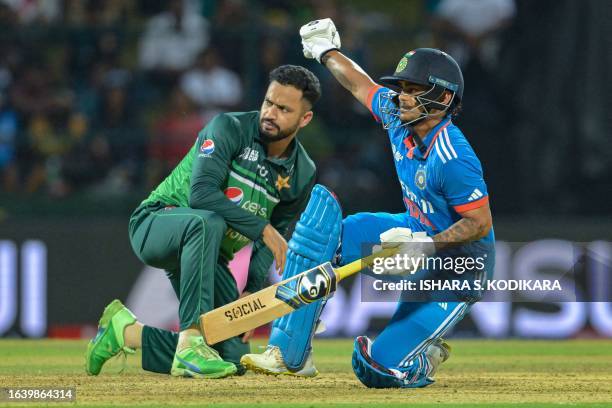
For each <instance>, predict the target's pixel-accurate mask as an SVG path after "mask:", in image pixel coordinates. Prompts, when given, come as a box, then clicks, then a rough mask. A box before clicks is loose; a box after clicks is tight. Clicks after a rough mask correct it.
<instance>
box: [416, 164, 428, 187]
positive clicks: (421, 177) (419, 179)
mask: <svg viewBox="0 0 612 408" xmlns="http://www.w3.org/2000/svg"><path fill="white" fill-rule="evenodd" d="M414 184H415V185H416V186H417V187H418V188H419V189H421V190H425V186H426V185H427V173H425V169H423V168H420V169H418V170H417V172H416V174H415V175H414Z"/></svg>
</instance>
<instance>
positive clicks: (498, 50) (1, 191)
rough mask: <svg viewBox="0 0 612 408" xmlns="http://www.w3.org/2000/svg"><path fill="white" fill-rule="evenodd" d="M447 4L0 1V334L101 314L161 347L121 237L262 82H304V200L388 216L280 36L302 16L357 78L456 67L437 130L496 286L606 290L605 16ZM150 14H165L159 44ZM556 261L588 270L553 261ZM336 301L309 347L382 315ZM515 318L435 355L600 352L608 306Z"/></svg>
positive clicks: (592, 7)
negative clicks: (410, 54)
mask: <svg viewBox="0 0 612 408" xmlns="http://www.w3.org/2000/svg"><path fill="white" fill-rule="evenodd" d="M469 2H470V0H465V1H446V0H441V1H415V0H411V1H402V0H392V1H385V2H377V3H376V4H374V3H373V2H371V1H367V0H357V1H320V0H319V1H316V0H299V1H288V0H287V1H284V0H273V1H246V0H218V1H204V0H202V1H188V0H186V1H184V2H182V1H170V2H165V1H145V0H140V1H136V0H134V1H111V0H107V1H103V0H96V1H93V0H92V1H85V0H83V1H78V0H77V1H69V0H65V1H61V0H46V1H42V0H41V1H26V0H0V27H1V29H0V185H1V188H0V335H1V336H7V337H22V336H23V337H44V336H50V337H87V336H89V335H90V334H91V333H92V331H93V330H95V323H96V321H97V319H98V317H99V313H100V311H101V310H102V308H103V307H104V305H105V304H106V303H108V301H110V300H111V299H112V298H115V297H117V298H121V299H124V300H126V299H127V302H128V304H129V305H130V306H131V307H132V308H133V309H134V310H135V312H136V314H137V315H138V316H139V317H140V318H141V319H142V320H143V321H144V322H146V323H149V324H153V325H158V326H163V327H175V325H176V321H175V317H174V311H175V308H176V301H175V300H174V299H173V296H174V295H173V294H172V292H171V289H170V287H169V285H167V283H166V282H165V278H164V276H163V273H162V272H161V271H151V270H145V268H144V267H143V265H141V264H140V263H139V261H138V260H137V259H136V257H135V256H134V255H133V254H132V252H131V249H130V247H129V243H128V240H127V219H128V217H129V214H130V212H131V211H132V209H133V208H135V207H136V205H137V204H138V203H139V202H140V201H141V200H142V199H143V198H144V197H145V196H146V195H147V194H148V192H149V191H150V190H151V189H152V188H153V187H154V186H155V185H156V183H157V182H159V181H160V180H161V179H163V177H164V176H165V175H166V174H167V173H168V171H169V170H170V169H172V168H173V166H174V165H175V164H176V163H177V162H178V160H179V159H180V158H181V157H182V155H183V154H184V152H185V151H186V150H187V149H188V148H189V146H190V145H191V143H192V142H193V139H194V137H195V135H196V133H197V131H198V130H199V129H200V128H201V127H202V126H204V125H205V124H206V122H207V121H208V120H209V119H210V118H211V117H212V116H213V115H214V114H215V113H216V112H219V111H223V110H254V109H258V107H259V104H260V101H261V97H262V95H263V91H264V89H265V86H266V84H267V78H266V75H267V72H268V71H269V70H270V69H271V68H273V67H275V66H277V65H280V64H284V63H293V64H302V65H305V66H307V67H308V68H310V69H312V70H313V71H315V72H316V73H317V74H318V76H319V78H320V79H321V81H322V86H323V93H324V97H323V99H322V100H321V102H320V103H319V105H318V106H317V107H316V109H315V116H316V117H315V120H314V122H313V124H311V125H309V126H308V127H307V128H306V129H305V130H304V131H303V132H301V133H300V140H301V141H302V142H303V143H304V144H305V145H306V147H307V149H308V151H309V152H310V153H311V155H312V157H313V158H314V160H315V161H316V163H317V165H318V168H319V182H320V183H322V184H325V185H327V186H329V187H330V188H332V189H334V190H335V191H336V192H337V193H338V195H339V197H340V199H341V201H342V204H343V207H344V211H345V213H346V214H350V213H353V212H356V211H365V210H367V211H391V212H400V211H403V207H402V204H401V196H400V189H399V185H398V183H397V181H396V179H395V176H392V174H393V166H392V159H391V157H392V156H391V152H390V150H389V148H388V146H387V144H386V140H385V135H384V133H383V131H382V130H380V129H379V128H378V126H377V125H376V124H375V123H374V122H373V121H372V120H371V117H370V116H369V114H368V112H367V111H365V110H364V109H361V108H360V107H359V106H357V105H356V104H355V103H354V102H353V101H352V99H351V98H350V96H349V94H348V93H347V92H346V91H344V90H343V89H341V88H340V86H339V85H337V84H336V83H335V81H334V80H333V79H332V77H331V75H329V74H328V73H327V72H325V70H324V69H322V68H321V67H320V66H318V65H317V64H316V63H312V62H310V61H306V60H304V59H303V57H302V55H301V47H300V44H299V37H298V35H297V30H298V28H299V26H300V25H301V24H303V23H304V22H305V21H308V20H311V19H314V18H319V17H332V18H333V19H334V21H335V22H336V24H337V26H338V28H339V30H340V33H341V36H342V40H343V50H344V51H346V53H347V54H348V55H349V56H351V57H353V58H354V59H355V60H356V61H357V62H359V63H360V64H361V65H362V66H363V67H364V68H365V69H366V71H368V72H369V73H370V74H371V75H372V76H373V77H378V76H380V75H382V74H385V73H388V72H389V71H390V70H391V69H393V67H395V64H396V63H397V61H398V59H399V57H400V56H401V55H402V54H403V53H404V52H406V51H408V50H410V49H412V48H415V47H421V46H437V47H440V48H443V49H445V50H447V51H448V52H449V53H451V54H452V55H454V56H455V57H456V58H457V59H459V60H460V62H461V64H462V66H463V69H464V73H465V80H466V93H465V98H464V112H463V114H462V115H461V116H460V118H459V119H458V120H457V123H458V124H459V126H460V127H461V128H462V129H463V130H464V132H465V134H466V135H467V136H468V138H469V140H470V141H471V143H472V145H473V146H474V147H475V149H476V151H477V152H478V154H479V157H480V159H481V161H482V163H483V166H484V169H485V176H486V178H487V182H488V186H489V190H490V194H491V200H492V209H493V212H494V219H495V228H496V235H497V238H498V239H499V240H500V241H503V242H501V243H500V248H499V249H500V253H501V254H502V256H500V257H499V259H498V262H499V264H498V271H500V273H502V274H504V276H519V275H520V276H536V275H535V274H536V273H541V272H542V271H547V270H548V272H549V273H552V274H560V273H563V272H565V270H566V269H567V268H568V267H571V265H572V263H573V262H576V261H577V259H578V258H580V259H582V260H583V261H584V264H585V265H586V266H585V268H586V269H587V276H588V277H591V278H592V280H591V281H590V284H591V285H597V286H599V287H603V288H610V287H611V286H612V285H610V281H611V279H610V273H609V272H610V270H609V267H610V262H609V259H610V253H611V251H612V249H611V246H610V244H609V241H610V238H611V235H612V233H611V232H610V231H611V227H612V218H611V213H610V210H611V197H610V194H611V192H612V183H611V182H610V173H611V167H612V166H611V157H612V143H611V142H610V137H609V135H610V134H611V133H612V132H611V131H612V127H611V123H610V114H609V111H610V98H609V95H610V91H611V85H610V84H611V83H612V82H611V81H610V78H609V75H610V72H612V66H611V65H612V62H611V60H610V54H609V50H610V49H612V41H611V38H612V36H611V35H610V34H611V33H610V30H611V26H610V23H609V21H610V17H611V16H612V14H611V13H610V12H611V9H612V4H611V3H610V2H607V1H605V0H600V1H597V0H590V1H583V2H576V1H572V0H565V1H537V2H530V1H517V2H516V3H514V2H512V1H510V0H505V1H502V0H489V1H481V2H480V3H481V4H480V7H481V12H479V13H468V11H469V7H467V5H468V4H469ZM453 3H455V4H461V3H464V4H463V5H464V6H465V7H464V8H461V7H460V8H459V9H458V10H459V12H457V11H455V12H449V11H448V10H452V8H451V6H452V4H453ZM472 4H473V3H472ZM181 8H182V10H179V9H181ZM169 10H177V13H178V12H180V13H184V14H182V15H184V16H185V17H184V18H183V20H182V21H183V25H182V29H181V31H180V32H179V33H178V34H177V33H172V32H171V30H168V28H167V27H170V26H171V24H170V23H169V22H171V21H173V20H172V18H171V15H170V14H168V12H169ZM461 10H464V11H465V13H462V12H461ZM485 10H488V11H487V12H485ZM466 14H467V15H466ZM606 50H608V52H606ZM504 242H513V243H515V244H512V245H506V244H504ZM572 242H581V243H584V247H586V248H588V250H587V251H585V252H580V253H578V252H579V251H578V250H577V251H576V254H573V255H575V256H573V257H572V256H570V257H569V258H568V257H567V254H568V248H570V252H572V248H574V247H573V246H571V245H572V244H571V243H572ZM568 245H570V246H569V247H568ZM589 253H598V254H603V258H604V260H605V259H607V260H608V261H604V262H603V263H602V262H599V263H598V262H592V259H591V257H590V256H589ZM534 254H535V257H534ZM583 255H584V256H583ZM534 259H535V260H534ZM559 259H562V260H565V263H563V262H561V263H560V261H559ZM595 269H597V272H598V273H599V275H597V276H599V277H600V278H599V279H601V280H599V281H596V280H595V278H593V276H595V275H596V273H595V272H593V271H594V270H595ZM589 271H590V272H589ZM591 272H592V273H591ZM589 273H590V274H589ZM588 284H589V282H587V285H588ZM358 285H359V280H351V281H349V282H347V284H344V285H343V286H342V288H341V290H340V291H339V292H338V294H337V295H336V296H335V297H334V299H333V300H332V301H330V304H329V306H328V308H327V309H326V312H325V313H326V316H325V320H326V323H327V326H328V331H327V333H326V334H327V335H329V336H352V335H355V334H360V333H364V332H375V331H376V330H377V329H378V328H379V327H380V325H381V324H382V322H383V321H384V319H385V318H386V317H388V316H389V315H390V313H391V312H392V310H393V304H391V303H372V302H370V303H365V302H360V295H361V294H360V290H359V286H358ZM607 296H608V299H600V300H609V295H607ZM527 300H530V301H531V302H532V303H520V304H518V303H507V302H495V303H483V304H479V305H478V306H477V307H476V308H475V310H474V313H473V314H472V316H471V317H470V318H468V319H466V320H465V321H464V322H462V323H461V325H460V326H458V327H457V329H456V330H455V335H456V336H465V337H472V336H485V337H508V336H518V337H559V338H570V337H592V336H610V337H612V304H610V303H607V302H591V303H588V302H582V303H572V302H564V303H549V304H544V303H542V302H539V303H534V300H537V299H527Z"/></svg>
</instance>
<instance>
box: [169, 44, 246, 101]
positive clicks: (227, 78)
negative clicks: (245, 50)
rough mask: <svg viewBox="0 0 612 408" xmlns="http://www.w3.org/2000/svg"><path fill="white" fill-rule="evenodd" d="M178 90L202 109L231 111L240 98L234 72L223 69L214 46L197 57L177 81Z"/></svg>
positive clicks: (238, 82) (239, 84)
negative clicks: (191, 67)
mask: <svg viewBox="0 0 612 408" xmlns="http://www.w3.org/2000/svg"><path fill="white" fill-rule="evenodd" d="M180 87H181V90H182V91H183V93H184V94H185V95H187V96H188V97H189V98H191V100H192V101H194V102H195V103H197V105H198V107H199V108H200V109H203V110H208V111H214V110H232V109H234V108H236V107H237V105H238V104H239V103H240V101H241V99H242V84H241V83H240V78H239V77H238V75H237V74H236V73H234V72H232V71H231V70H229V69H228V68H226V67H225V66H224V65H223V63H222V61H221V60H220V58H219V55H218V54H217V51H216V50H215V49H214V48H208V49H207V50H206V51H204V52H203V53H202V54H200V56H199V57H198V60H197V62H196V65H195V66H194V68H193V69H191V70H189V71H188V72H186V73H185V74H184V75H183V76H182V77H181V81H180Z"/></svg>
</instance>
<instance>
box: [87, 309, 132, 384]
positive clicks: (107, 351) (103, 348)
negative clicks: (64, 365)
mask: <svg viewBox="0 0 612 408" xmlns="http://www.w3.org/2000/svg"><path fill="white" fill-rule="evenodd" d="M135 322H136V316H134V314H133V313H132V312H130V310H129V309H128V308H127V307H125V306H124V305H123V303H121V302H120V301H119V300H117V299H115V300H113V301H112V302H111V303H110V304H109V305H108V306H106V308H105V309H104V312H103V313H102V317H101V318H100V322H99V323H98V333H97V334H96V337H94V338H93V339H91V341H90V342H89V344H88V345H87V352H86V353H85V371H86V372H87V374H89V375H98V374H100V370H102V366H103V365H104V363H106V362H107V361H108V360H109V359H110V358H111V357H114V356H116V355H117V354H119V353H124V356H125V353H128V354H134V352H135V350H133V349H131V348H129V347H126V346H125V340H124V339H123V330H124V329H125V327H126V326H129V325H131V324H134V323H135Z"/></svg>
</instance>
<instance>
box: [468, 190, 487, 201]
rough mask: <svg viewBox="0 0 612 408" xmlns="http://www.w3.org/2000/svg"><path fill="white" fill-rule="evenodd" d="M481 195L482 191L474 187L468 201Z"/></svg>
mask: <svg viewBox="0 0 612 408" xmlns="http://www.w3.org/2000/svg"><path fill="white" fill-rule="evenodd" d="M483 196H484V194H482V191H480V190H479V189H477V188H475V189H474V191H472V194H471V195H470V198H468V201H474V200H478V199H480V198H482V197H483Z"/></svg>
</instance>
